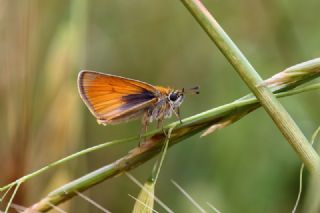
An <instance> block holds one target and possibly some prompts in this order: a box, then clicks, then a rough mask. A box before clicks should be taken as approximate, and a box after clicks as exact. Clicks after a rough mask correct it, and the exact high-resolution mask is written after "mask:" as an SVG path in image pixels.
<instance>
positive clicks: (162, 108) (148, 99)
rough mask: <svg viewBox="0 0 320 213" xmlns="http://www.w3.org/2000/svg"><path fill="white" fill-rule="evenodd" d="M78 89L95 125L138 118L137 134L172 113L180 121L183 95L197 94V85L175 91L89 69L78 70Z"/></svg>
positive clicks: (160, 124) (159, 122)
mask: <svg viewBox="0 0 320 213" xmlns="http://www.w3.org/2000/svg"><path fill="white" fill-rule="evenodd" d="M78 90H79V94H80V96H81V98H82V100H83V101H84V103H85V104H86V106H87V107H88V109H89V110H90V112H91V113H92V114H93V115H94V116H95V117H96V119H97V121H98V123H99V124H103V125H108V124H118V123H122V122H126V121H129V120H134V119H137V118H139V117H141V118H142V127H143V128H142V130H141V135H142V134H144V133H145V132H146V131H147V128H148V125H149V123H151V122H153V121H157V122H158V127H160V126H162V122H163V120H164V119H165V118H169V117H171V116H172V114H175V115H176V117H177V118H178V119H179V120H180V122H181V118H180V110H179V107H180V105H181V104H182V102H183V100H184V97H185V94H186V93H194V94H199V87H198V86H197V87H194V88H191V89H189V90H187V91H186V90H185V89H181V90H175V89H171V88H166V87H161V86H153V85H151V84H148V83H145V82H142V81H138V80H133V79H129V78H124V77H120V76H116V75H110V74H105V73H100V72H95V71H89V70H82V71H81V72H80V73H79V75H78Z"/></svg>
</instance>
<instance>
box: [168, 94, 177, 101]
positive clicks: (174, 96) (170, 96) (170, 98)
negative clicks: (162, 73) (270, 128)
mask: <svg viewBox="0 0 320 213" xmlns="http://www.w3.org/2000/svg"><path fill="white" fill-rule="evenodd" d="M177 99H178V95H177V93H171V94H170V95H169V100H170V101H176V100H177Z"/></svg>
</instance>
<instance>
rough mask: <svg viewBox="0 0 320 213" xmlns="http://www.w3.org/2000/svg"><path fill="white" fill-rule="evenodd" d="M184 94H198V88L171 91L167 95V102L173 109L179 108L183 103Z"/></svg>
mask: <svg viewBox="0 0 320 213" xmlns="http://www.w3.org/2000/svg"><path fill="white" fill-rule="evenodd" d="M185 94H199V87H198V86H196V87H193V88H190V89H185V88H182V89H181V90H173V91H172V92H170V93H169V95H168V101H169V102H170V104H171V105H172V106H174V108H176V107H179V106H180V105H181V103H182V102H183V99H184V96H185Z"/></svg>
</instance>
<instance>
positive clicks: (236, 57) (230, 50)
mask: <svg viewBox="0 0 320 213" xmlns="http://www.w3.org/2000/svg"><path fill="white" fill-rule="evenodd" d="M181 1H182V2H183V3H184V5H185V6H186V7H187V8H188V10H189V11H190V12H191V13H192V15H193V16H194V17H195V18H196V19H197V21H198V23H199V24H200V25H201V26H202V28H203V29H204V30H205V31H206V32H207V34H208V35H209V37H210V38H211V39H212V41H213V42H214V43H215V44H216V45H217V46H218V48H219V49H220V50H221V52H222V53H223V54H224V56H225V57H226V58H227V59H228V61H229V62H230V63H231V64H232V66H233V67H234V68H235V70H236V71H237V72H238V74H239V75H240V76H241V78H242V79H243V81H244V82H245V83H246V84H247V86H248V87H249V88H250V90H251V91H252V92H253V94H254V95H255V96H256V97H257V99H258V100H259V101H260V103H261V105H262V106H263V107H264V109H265V110H266V111H267V113H268V114H269V115H270V117H271V118H272V120H273V121H274V122H275V124H276V125H277V126H278V128H279V129H280V131H281V132H282V134H283V135H284V136H285V138H286V139H287V141H288V142H289V144H290V145H291V146H292V147H293V148H294V150H295V151H296V153H297V154H298V155H299V157H300V158H301V160H302V161H303V162H304V164H305V165H306V167H307V168H308V169H309V171H310V172H311V173H312V174H315V175H318V176H320V158H319V156H318V154H317V153H316V151H315V150H314V149H313V148H312V146H311V145H310V143H309V142H308V140H307V138H306V137H305V136H304V134H303V133H302V131H301V130H300V129H299V127H298V126H297V124H296V123H295V122H294V120H293V119H292V118H291V116H290V115H289V114H288V112H287V111H286V110H285V109H284V107H283V106H282V105H281V104H280V102H279V101H278V100H277V99H276V97H275V96H274V95H273V94H272V92H271V91H270V90H269V89H268V87H267V86H266V85H264V84H263V80H262V79H261V77H260V76H259V74H258V73H257V71H256V70H255V69H254V68H253V66H252V65H251V64H250V63H249V61H248V60H247V58H246V57H245V56H244V55H243V54H242V52H241V51H240V50H239V48H238V47H237V46H236V45H235V44H234V43H233V41H232V40H231V39H230V37H229V36H228V35H227V34H226V33H225V32H224V30H223V29H222V28H221V26H220V25H219V24H218V22H217V21H216V20H215V19H214V18H213V16H212V15H211V14H210V12H209V11H208V10H207V9H206V8H205V6H204V5H203V4H202V3H201V1H200V0H181Z"/></svg>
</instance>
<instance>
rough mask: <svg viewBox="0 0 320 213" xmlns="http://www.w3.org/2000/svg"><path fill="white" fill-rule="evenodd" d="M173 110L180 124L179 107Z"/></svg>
mask: <svg viewBox="0 0 320 213" xmlns="http://www.w3.org/2000/svg"><path fill="white" fill-rule="evenodd" d="M173 112H174V114H175V115H176V117H177V118H178V120H179V121H180V124H182V120H181V116H180V108H179V107H178V108H177V110H173Z"/></svg>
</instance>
